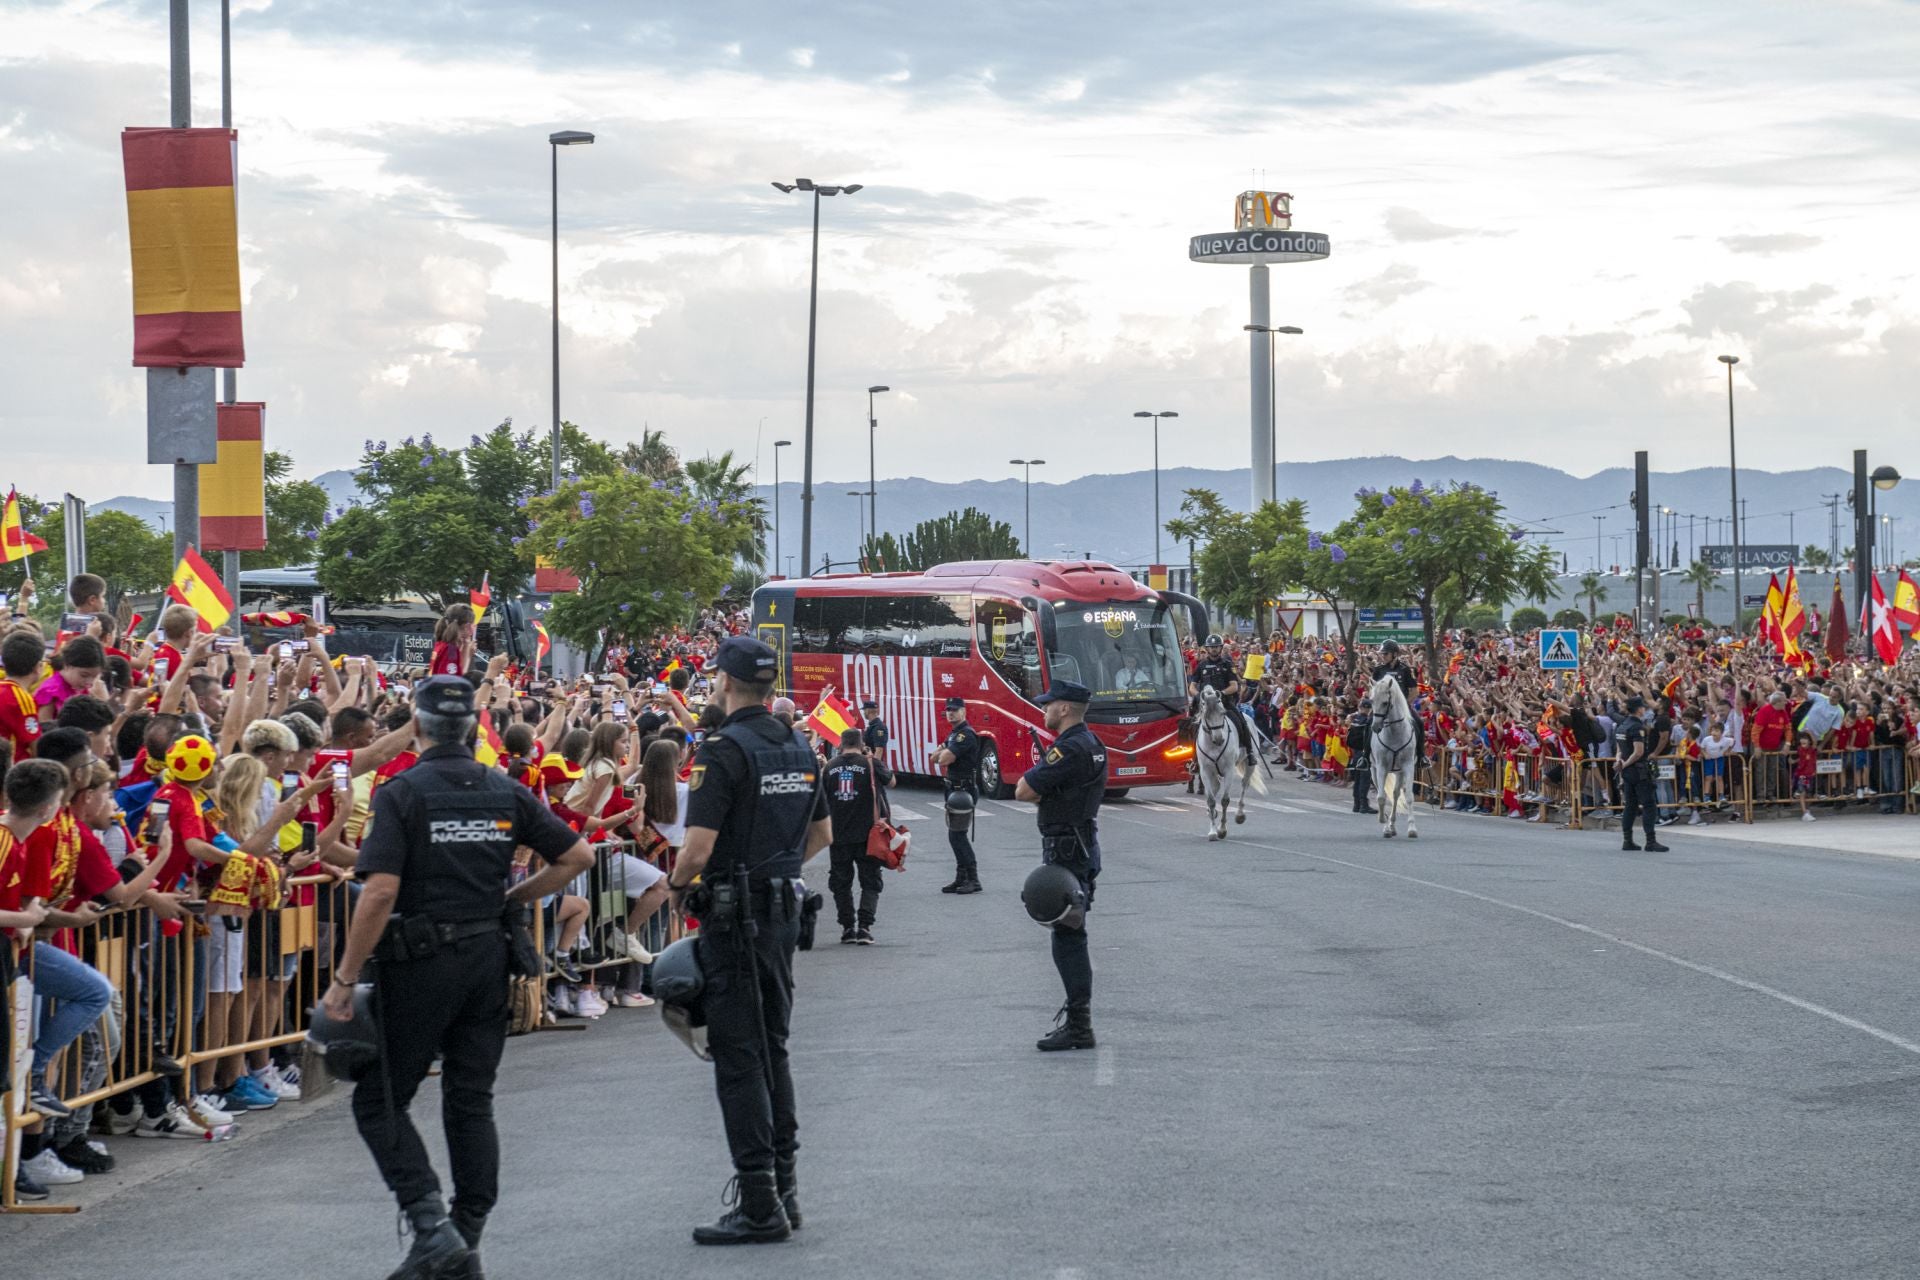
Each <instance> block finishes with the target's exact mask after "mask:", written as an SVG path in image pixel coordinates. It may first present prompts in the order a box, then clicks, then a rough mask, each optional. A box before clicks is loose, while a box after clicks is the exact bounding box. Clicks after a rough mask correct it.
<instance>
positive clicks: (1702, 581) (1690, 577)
mask: <svg viewBox="0 0 1920 1280" xmlns="http://www.w3.org/2000/svg"><path fill="white" fill-rule="evenodd" d="M1680 581H1682V582H1685V583H1689V584H1691V585H1692V587H1693V592H1694V595H1693V599H1694V605H1695V607H1696V608H1697V609H1698V610H1699V616H1700V621H1702V622H1705V621H1706V620H1707V588H1708V587H1711V586H1713V585H1714V584H1715V583H1717V582H1719V581H1720V575H1719V573H1718V572H1717V571H1715V570H1714V568H1713V567H1712V566H1711V565H1709V564H1708V563H1707V562H1706V561H1705V560H1695V561H1694V562H1693V563H1692V564H1690V565H1688V566H1687V571H1686V572H1685V573H1683V574H1681V575H1680ZM1735 607H1736V608H1737V607H1738V602H1736V604H1735Z"/></svg>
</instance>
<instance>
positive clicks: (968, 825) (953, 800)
mask: <svg viewBox="0 0 1920 1280" xmlns="http://www.w3.org/2000/svg"><path fill="white" fill-rule="evenodd" d="M946 812H947V830H949V831H971V830H973V793H972V792H970V791H968V790H966V789H965V788H964V787H955V788H954V789H953V790H951V791H949V792H947V806H946Z"/></svg>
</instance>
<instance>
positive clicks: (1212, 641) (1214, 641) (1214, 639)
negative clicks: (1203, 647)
mask: <svg viewBox="0 0 1920 1280" xmlns="http://www.w3.org/2000/svg"><path fill="white" fill-rule="evenodd" d="M1225 643H1226V641H1225V640H1222V639H1221V638H1220V633H1219V632H1218V631H1216V632H1214V633H1213V634H1212V635H1210V636H1208V637H1207V648H1209V649H1218V648H1219V647H1220V646H1221V645H1223V644H1225Z"/></svg>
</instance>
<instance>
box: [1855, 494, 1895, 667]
mask: <svg viewBox="0 0 1920 1280" xmlns="http://www.w3.org/2000/svg"><path fill="white" fill-rule="evenodd" d="M1867 481H1868V483H1870V484H1871V485H1872V486H1873V490H1872V492H1871V493H1869V494H1868V495H1867V496H1868V499H1869V501H1870V502H1871V503H1872V511H1871V514H1872V515H1873V516H1878V517H1879V519H1878V520H1871V519H1870V520H1868V521H1867V546H1866V549H1865V550H1864V551H1863V552H1862V553H1861V554H1860V556H1859V558H1858V560H1857V561H1856V562H1855V563H1856V564H1863V565H1865V566H1866V573H1864V574H1860V573H1856V574H1854V578H1853V586H1854V593H1855V594H1856V595H1858V596H1859V597H1860V601H1859V603H1858V604H1857V605H1855V606H1854V616H1855V617H1865V616H1866V612H1865V611H1866V608H1867V601H1868V600H1869V599H1871V598H1872V585H1871V583H1870V582H1869V581H1868V580H1869V579H1870V578H1871V577H1872V576H1873V574H1874V572H1875V566H1876V565H1877V564H1878V563H1879V561H1878V559H1877V558H1876V557H1875V555H1874V536H1875V535H1876V534H1879V533H1881V532H1885V533H1886V534H1887V535H1888V541H1889V542H1891V541H1892V533H1893V526H1892V521H1893V519H1894V517H1892V516H1881V515H1880V495H1881V494H1883V493H1891V492H1892V491H1893V487H1894V486H1895V485H1897V484H1899V483H1900V473H1899V472H1898V471H1896V470H1894V469H1893V468H1892V467H1889V466H1887V465H1885V464H1884V463H1883V464H1882V465H1880V466H1877V467H1875V468H1874V469H1873V474H1872V475H1870V476H1868V477H1867ZM1883 526H1884V528H1883ZM1897 563H1898V562H1897V561H1896V564H1897ZM1862 630H1863V631H1865V628H1862ZM1866 640H1867V643H1868V644H1869V645H1871V644H1872V643H1873V636H1872V634H1871V633H1870V632H1868V633H1867V635H1866Z"/></svg>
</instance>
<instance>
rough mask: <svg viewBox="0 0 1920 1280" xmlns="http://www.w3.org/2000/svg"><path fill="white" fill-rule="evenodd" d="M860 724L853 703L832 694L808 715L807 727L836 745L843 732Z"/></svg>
mask: <svg viewBox="0 0 1920 1280" xmlns="http://www.w3.org/2000/svg"><path fill="white" fill-rule="evenodd" d="M859 724H860V718H859V717H858V716H857V715H855V714H854V710H853V704H852V703H851V702H848V701H847V700H846V699H845V698H836V697H835V696H833V695H832V694H828V695H827V696H826V697H824V698H822V699H820V705H819V706H817V707H815V708H814V709H813V714H812V715H810V716H808V717H807V728H809V729H811V730H813V731H814V732H815V733H817V734H819V735H820V736H821V737H823V738H825V739H826V740H827V741H828V742H830V743H832V744H834V745H835V746H838V745H839V744H840V735H841V734H843V733H845V732H846V731H847V730H849V729H853V728H857V727H858V726H859Z"/></svg>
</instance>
